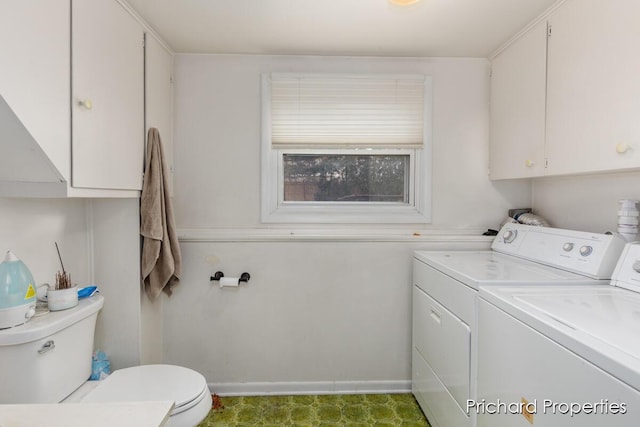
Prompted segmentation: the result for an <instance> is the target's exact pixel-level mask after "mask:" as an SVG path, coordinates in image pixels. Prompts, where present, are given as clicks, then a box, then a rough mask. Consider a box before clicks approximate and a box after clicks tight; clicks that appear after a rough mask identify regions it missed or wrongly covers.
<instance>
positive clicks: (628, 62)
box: [546, 0, 640, 175]
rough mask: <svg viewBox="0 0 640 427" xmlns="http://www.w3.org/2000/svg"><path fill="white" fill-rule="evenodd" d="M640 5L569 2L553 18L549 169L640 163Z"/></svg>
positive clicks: (624, 0) (619, 0) (627, 0)
mask: <svg viewBox="0 0 640 427" xmlns="http://www.w3.org/2000/svg"><path fill="white" fill-rule="evenodd" d="M639 16H640V2H638V1H637V0H616V1H602V0H570V1H568V2H567V3H565V4H563V5H562V6H561V7H560V8H558V9H557V10H556V11H555V12H554V13H553V15H552V16H551V17H550V25H551V33H550V36H549V45H548V53H549V55H548V92H547V147H546V151H547V161H548V165H547V174H549V175H557V174H568V173H586V172H597V171H606V170H619V169H629V168H637V167H640V121H639V120H638V118H639V117H640V96H639V95H638V94H640V78H639V76H640V55H638V46H640V26H639V25H638V17H639Z"/></svg>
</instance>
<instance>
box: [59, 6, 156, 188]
mask: <svg viewBox="0 0 640 427" xmlns="http://www.w3.org/2000/svg"><path fill="white" fill-rule="evenodd" d="M72 5H73V6H72V19H71V23H72V27H71V28H72V30H71V34H72V48H71V52H72V63H71V70H72V74H71V76H72V79H71V81H72V95H71V102H72V109H71V113H72V143H71V146H72V158H73V167H72V185H73V187H82V188H104V189H119V190H140V189H141V188H142V169H143V158H144V154H143V150H144V147H143V141H144V31H143V29H142V27H141V25H140V24H139V23H138V22H137V21H136V20H135V19H134V18H133V17H132V16H131V15H130V14H129V13H128V12H127V11H126V10H124V8H123V7H122V6H121V5H120V4H119V3H118V2H116V1H115V0H74V1H73V3H72Z"/></svg>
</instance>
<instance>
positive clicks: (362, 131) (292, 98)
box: [270, 74, 425, 149]
mask: <svg viewBox="0 0 640 427" xmlns="http://www.w3.org/2000/svg"><path fill="white" fill-rule="evenodd" d="M270 86H271V143H272V147H273V148H276V149H277V148H336V147H342V148H344V147H372V148H377V147H380V148H422V147H423V138H424V136H423V135H424V116H425V113H424V104H425V102H424V98H425V78H424V76H415V75H411V76H384V75H383V76H374V75H367V76H360V75H358V76H356V75H286V74H272V75H271V85H270Z"/></svg>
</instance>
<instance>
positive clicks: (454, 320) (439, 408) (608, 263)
mask: <svg viewBox="0 0 640 427" xmlns="http://www.w3.org/2000/svg"><path fill="white" fill-rule="evenodd" d="M623 247H624V241H623V240H622V239H621V238H620V237H617V236H614V235H604V234H594V233H585V232H577V231H571V230H560V229H553V228H546V227H545V228H543V227H534V226H529V225H523V224H507V225H505V226H504V227H503V228H502V229H501V230H500V232H499V233H498V235H497V236H496V238H495V239H494V241H493V244H492V246H491V250H485V251H433V252H432V251H416V252H415V254H414V263H413V284H414V289H413V349H412V391H413V394H414V395H415V397H416V399H417V401H418V403H419V404H420V406H421V407H422V409H423V411H424V412H425V414H426V415H427V418H428V419H429V421H430V423H431V424H432V426H434V427H468V426H475V425H476V413H475V412H474V411H467V403H468V401H469V400H471V401H474V400H475V398H476V378H477V377H476V371H477V365H476V357H475V355H476V352H477V345H478V342H477V338H478V337H477V320H476V316H477V309H476V307H477V305H476V304H477V301H476V300H477V294H478V289H479V288H481V287H482V286H483V285H497V284H500V285H508V286H515V285H522V284H525V285H529V286H530V285H561V284H571V285H572V286H578V285H594V284H597V283H606V279H609V278H610V277H611V272H612V271H613V268H614V266H615V264H616V261H617V259H618V257H619V255H620V252H621V251H622V248H623ZM496 351H499V349H497V350H496Z"/></svg>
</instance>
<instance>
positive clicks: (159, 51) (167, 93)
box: [145, 34, 173, 194]
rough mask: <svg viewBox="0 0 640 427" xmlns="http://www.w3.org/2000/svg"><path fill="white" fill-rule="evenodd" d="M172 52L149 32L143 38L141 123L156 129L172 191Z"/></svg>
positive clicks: (147, 127)
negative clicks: (143, 121) (142, 109)
mask: <svg viewBox="0 0 640 427" xmlns="http://www.w3.org/2000/svg"><path fill="white" fill-rule="evenodd" d="M172 75H173V55H171V53H170V52H168V51H167V50H166V49H165V48H164V47H163V46H162V45H161V44H160V42H158V41H157V40H156V39H155V38H154V37H153V36H152V35H150V34H147V35H146V39H145V123H146V126H145V127H146V129H147V133H148V131H149V128H157V129H158V131H159V132H160V138H161V140H162V146H163V148H164V159H165V163H166V165H167V172H168V174H169V176H168V180H169V193H170V194H173V108H172V106H173V84H172Z"/></svg>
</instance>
